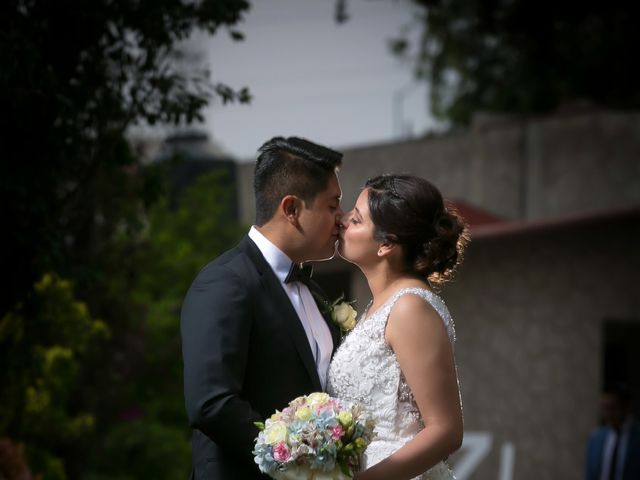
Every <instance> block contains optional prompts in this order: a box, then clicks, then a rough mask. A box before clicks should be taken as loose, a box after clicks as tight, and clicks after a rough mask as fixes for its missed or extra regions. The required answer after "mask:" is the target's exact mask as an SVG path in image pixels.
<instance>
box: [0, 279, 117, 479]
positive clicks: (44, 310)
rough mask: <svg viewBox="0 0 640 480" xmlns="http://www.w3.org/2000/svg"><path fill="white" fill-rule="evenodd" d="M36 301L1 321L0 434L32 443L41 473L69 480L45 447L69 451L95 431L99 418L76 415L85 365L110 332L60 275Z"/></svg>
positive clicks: (44, 283) (40, 286)
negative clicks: (52, 445)
mask: <svg viewBox="0 0 640 480" xmlns="http://www.w3.org/2000/svg"><path fill="white" fill-rule="evenodd" d="M30 300H31V301H29V302H28V307H27V306H26V305H27V304H24V305H19V306H18V307H17V308H16V309H14V310H12V311H10V312H8V313H7V314H5V315H4V316H3V317H2V319H1V320H0V344H2V346H3V348H2V350H1V353H0V358H1V359H2V362H1V363H2V365H3V366H4V368H3V369H2V372H0V383H1V384H2V385H3V389H2V390H0V429H2V430H3V431H8V432H20V437H22V438H24V439H29V440H30V441H31V444H30V445H28V446H29V447H30V448H32V450H33V451H32V452H31V453H32V455H31V459H32V464H31V466H32V467H33V469H34V470H35V471H36V472H45V473H47V474H48V475H47V478H51V477H57V478H65V477H64V475H62V474H60V472H59V470H60V463H61V462H60V459H59V458H58V457H57V456H56V455H55V454H54V453H52V452H51V453H50V452H47V451H46V448H45V447H44V446H45V445H47V444H54V445H57V446H58V447H59V448H61V449H64V448H65V447H67V448H68V447H69V446H70V445H72V444H73V443H75V442H78V441H81V440H82V439H83V438H84V437H86V435H87V433H88V432H89V431H90V430H91V429H92V428H93V426H94V422H95V417H94V414H93V412H92V411H87V410H84V411H78V410H76V409H74V408H73V404H74V400H75V398H74V395H75V392H76V384H77V380H78V374H79V369H80V368H81V366H82V363H83V362H84V361H86V360H87V359H89V358H91V353H90V350H91V349H93V348H95V347H96V346H97V343H98V342H101V341H102V342H104V340H106V339H107V338H108V336H109V329H108V328H107V326H106V325H105V324H104V323H103V322H102V321H100V320H96V319H94V318H92V317H91V315H90V314H89V311H88V309H87V306H86V304H84V303H83V302H80V301H78V300H77V299H76V298H75V296H74V292H73V288H72V286H71V283H70V282H69V281H67V280H63V279H61V278H59V277H58V276H57V275H55V274H46V275H44V276H43V277H42V279H41V280H40V281H38V282H37V283H36V285H35V289H34V298H33V299H30ZM27 308H28V309H32V311H30V312H28V311H27V310H26V309H27ZM34 460H35V461H34ZM52 470H55V471H57V472H58V474H56V475H52Z"/></svg>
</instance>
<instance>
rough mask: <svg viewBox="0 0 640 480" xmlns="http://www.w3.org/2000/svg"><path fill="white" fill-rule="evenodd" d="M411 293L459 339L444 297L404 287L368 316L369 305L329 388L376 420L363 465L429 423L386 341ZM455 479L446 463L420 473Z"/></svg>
mask: <svg viewBox="0 0 640 480" xmlns="http://www.w3.org/2000/svg"><path fill="white" fill-rule="evenodd" d="M405 294H414V295H418V296H419V297H421V298H423V299H424V300H425V301H426V302H428V303H429V304H430V305H431V306H433V308H434V309H435V310H436V312H438V314H439V315H440V317H442V320H443V321H444V323H445V326H446V327H447V332H448V333H449V339H450V340H451V343H452V345H453V343H454V342H455V330H454V324H453V321H452V319H451V315H450V314H449V310H448V309H447V307H446V305H445V304H444V302H443V301H442V299H441V298H440V297H439V296H437V295H436V294H434V293H433V292H431V291H429V290H426V289H422V288H403V289H401V290H399V291H398V292H396V293H395V294H394V295H392V296H391V298H389V299H388V300H387V301H386V302H385V303H384V304H383V305H382V306H380V308H378V309H377V310H376V311H375V312H372V314H371V315H370V316H366V317H365V315H368V313H369V312H368V308H367V310H365V312H364V313H363V315H362V316H361V318H360V321H359V322H358V323H357V324H356V326H355V328H354V329H353V330H352V331H351V332H350V333H349V334H348V335H347V336H346V337H345V339H344V340H343V342H342V344H341V345H340V347H339V348H338V351H337V352H336V353H335V355H334V357H333V360H332V362H331V366H330V367H329V377H328V381H327V392H328V393H329V395H331V396H333V397H337V398H341V399H344V400H350V401H358V402H360V403H362V404H363V405H364V406H365V409H366V410H367V413H368V414H369V415H370V416H371V417H372V418H373V420H374V421H375V423H376V427H375V432H376V434H377V435H376V438H375V439H374V440H373V441H372V442H371V444H370V445H369V446H368V447H367V449H366V451H365V452H364V454H363V458H362V468H363V469H364V468H367V467H371V466H372V465H375V464H376V463H378V462H381V461H382V460H384V459H385V458H387V457H389V456H390V455H391V454H392V453H393V452H395V451H396V450H398V449H399V448H400V447H402V446H403V445H404V444H405V443H407V442H408V441H409V440H411V439H412V438H413V437H414V436H415V435H416V434H417V433H418V432H419V431H420V430H422V429H423V428H424V424H423V422H422V418H421V417H420V412H419V410H418V407H417V405H416V402H415V400H414V398H413V394H412V393H411V390H410V388H409V386H408V385H407V383H406V381H405V379H404V376H403V374H402V372H401V371H400V365H399V364H398V361H397V360H396V356H395V354H394V352H393V351H392V350H391V348H390V347H389V346H388V345H387V344H386V343H385V340H384V331H385V327H386V324H387V319H388V317H389V312H390V311H391V308H392V307H393V305H394V304H395V302H396V301H397V300H398V298H400V297H401V296H402V295H405ZM454 478H455V477H454V476H453V473H452V472H451V469H450V468H449V466H448V465H447V464H446V463H445V462H440V463H438V464H437V465H435V466H434V467H433V468H431V469H430V470H428V471H427V472H425V473H423V474H422V475H420V476H419V477H416V479H420V480H451V479H454Z"/></svg>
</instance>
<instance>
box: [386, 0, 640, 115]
mask: <svg viewBox="0 0 640 480" xmlns="http://www.w3.org/2000/svg"><path fill="white" fill-rule="evenodd" d="M414 3H415V4H416V5H418V8H419V11H420V16H421V17H422V19H423V20H422V21H421V22H420V23H418V24H417V25H418V28H419V29H420V30H421V32H420V34H421V35H420V37H419V38H420V39H419V40H418V41H417V43H418V45H417V47H418V48H417V54H416V56H415V71H416V76H417V77H418V78H419V79H422V80H424V81H425V82H427V83H428V84H429V88H430V89H431V104H432V111H433V113H434V114H435V115H436V116H439V117H441V118H443V119H447V120H449V121H451V122H452V123H453V124H466V123H468V122H469V121H470V119H471V116H472V114H473V113H474V112H477V111H490V112H507V113H534V112H545V111H549V110H552V109H554V108H557V107H558V106H560V105H561V104H563V103H567V102H573V101H576V100H581V99H588V100H590V101H591V102H593V103H596V104H599V105H605V106H609V107H613V108H625V109H628V108H638V107H640V95H639V94H638V89H637V78H636V77H637V76H636V75H634V72H633V71H632V65H633V61H631V60H630V57H629V56H628V55H624V54H623V53H622V52H626V51H627V50H628V46H629V45H637V44H638V43H640V31H639V30H638V28H637V23H638V20H640V11H639V10H638V8H637V7H635V6H634V7H633V8H628V7H626V6H622V4H620V3H616V2H587V4H584V5H582V7H581V8H570V7H567V6H558V4H557V3H551V2H544V1H542V2H541V1H535V0H516V1H509V2H487V1H480V0H414ZM612 32H615V33H612ZM408 45H409V35H408V34H407V32H405V34H404V35H402V36H401V37H400V38H399V39H396V40H395V41H394V42H393V43H392V44H391V48H392V51H393V52H394V53H396V54H398V55H404V54H405V53H406V51H407V50H408Z"/></svg>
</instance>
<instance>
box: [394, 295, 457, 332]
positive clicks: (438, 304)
mask: <svg viewBox="0 0 640 480" xmlns="http://www.w3.org/2000/svg"><path fill="white" fill-rule="evenodd" d="M406 294H413V295H417V296H419V297H420V298H422V299H423V300H424V301H425V302H427V303H428V304H429V305H431V306H432V307H433V309H434V310H435V311H436V312H437V313H438V315H439V316H440V318H441V319H442V321H443V322H444V326H445V327H446V329H447V333H448V334H449V340H450V341H451V343H452V344H453V343H455V341H456V330H455V325H454V323H453V319H452V318H451V314H450V313H449V309H448V308H447V306H446V305H445V303H444V300H442V298H440V296H438V295H437V294H435V293H433V292H432V291H431V290H427V289H426V288H417V287H405V288H401V289H400V290H398V291H397V292H396V293H394V294H393V296H392V297H391V299H389V300H388V301H387V304H386V305H385V310H386V311H385V319H384V325H385V329H386V326H387V322H388V321H389V315H390V314H391V309H392V308H393V306H394V305H395V303H396V302H397V301H398V299H399V298H400V297H402V296H403V295H406Z"/></svg>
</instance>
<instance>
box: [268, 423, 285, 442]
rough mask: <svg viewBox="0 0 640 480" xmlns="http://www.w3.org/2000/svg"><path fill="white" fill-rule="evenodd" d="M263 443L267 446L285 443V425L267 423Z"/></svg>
mask: <svg viewBox="0 0 640 480" xmlns="http://www.w3.org/2000/svg"><path fill="white" fill-rule="evenodd" d="M264 441H265V443H267V444H269V445H274V444H276V443H279V442H286V441H287V425H286V424H285V423H284V422H269V423H268V424H267V427H266V428H265V430H264Z"/></svg>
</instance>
